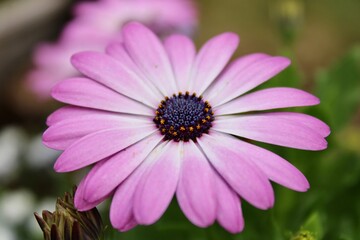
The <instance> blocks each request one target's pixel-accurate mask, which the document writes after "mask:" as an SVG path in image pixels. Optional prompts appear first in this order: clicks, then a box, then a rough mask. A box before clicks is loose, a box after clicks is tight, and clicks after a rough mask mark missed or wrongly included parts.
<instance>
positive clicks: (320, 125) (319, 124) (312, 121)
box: [265, 112, 330, 137]
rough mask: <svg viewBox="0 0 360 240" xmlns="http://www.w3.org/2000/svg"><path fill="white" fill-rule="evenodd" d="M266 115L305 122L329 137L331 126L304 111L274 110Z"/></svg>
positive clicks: (304, 123)
mask: <svg viewBox="0 0 360 240" xmlns="http://www.w3.org/2000/svg"><path fill="white" fill-rule="evenodd" d="M265 115H269V116H274V117H280V118H284V119H288V120H291V121H294V122H296V123H298V124H303V125H305V126H306V127H308V128H311V129H312V130H313V131H315V132H317V133H318V134H320V135H321V136H323V137H327V136H329V134H330V127H329V126H328V125H327V124H326V123H324V122H323V121H321V120H319V119H317V118H315V117H313V116H310V115H307V114H304V113H297V112H272V113H265Z"/></svg>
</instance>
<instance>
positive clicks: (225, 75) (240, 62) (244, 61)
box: [203, 53, 270, 103]
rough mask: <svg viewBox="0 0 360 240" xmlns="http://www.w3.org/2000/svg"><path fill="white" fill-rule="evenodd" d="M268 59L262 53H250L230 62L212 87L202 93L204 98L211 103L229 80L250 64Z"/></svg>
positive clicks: (267, 56)
mask: <svg viewBox="0 0 360 240" xmlns="http://www.w3.org/2000/svg"><path fill="white" fill-rule="evenodd" d="M266 58H270V56H269V55H267V54H264V53H252V54H248V55H245V56H242V57H240V58H238V59H236V60H235V61H233V62H231V63H230V64H229V65H228V66H227V67H226V68H225V69H224V70H223V72H222V73H221V74H220V76H219V77H218V78H217V79H216V80H215V81H214V82H213V84H212V85H210V87H209V88H208V89H207V90H206V91H205V92H204V94H203V95H204V98H205V99H207V100H208V101H210V102H211V103H214V102H213V99H214V98H215V97H216V96H217V95H218V94H222V93H221V91H219V89H222V88H223V87H224V86H225V85H226V84H227V83H226V82H227V81H229V79H234V78H236V77H237V76H239V74H241V72H242V71H244V69H246V68H247V67H248V66H250V65H251V64H253V63H255V62H257V61H260V60H262V59H266Z"/></svg>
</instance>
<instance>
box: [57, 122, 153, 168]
mask: <svg viewBox="0 0 360 240" xmlns="http://www.w3.org/2000/svg"><path fill="white" fill-rule="evenodd" d="M156 130H157V129H155V127H154V126H146V127H140V128H138V127H133V128H129V127H124V128H112V129H106V130H102V131H98V132H95V133H92V134H89V135H87V136H85V137H83V138H81V139H80V140H78V141H77V142H75V143H73V144H72V145H71V146H69V147H68V148H67V149H66V150H65V151H64V152H63V153H62V154H61V155H60V157H59V158H58V159H57V161H56V163H55V166H54V168H55V171H57V172H69V171H73V170H77V169H80V168H82V167H85V166H88V165H90V164H93V163H95V162H98V161H100V160H102V159H104V158H106V157H108V156H110V155H112V154H114V153H117V152H119V151H121V150H122V149H124V148H126V147H128V146H130V145H131V144H134V143H136V142H137V141H139V140H141V139H143V138H145V137H146V136H148V135H150V134H151V133H153V132H155V131H156Z"/></svg>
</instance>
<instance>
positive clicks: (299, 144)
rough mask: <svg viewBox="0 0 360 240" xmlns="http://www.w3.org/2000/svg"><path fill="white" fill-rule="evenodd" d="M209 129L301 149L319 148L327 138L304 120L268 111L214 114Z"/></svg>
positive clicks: (322, 147)
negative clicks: (228, 114)
mask: <svg viewBox="0 0 360 240" xmlns="http://www.w3.org/2000/svg"><path fill="white" fill-rule="evenodd" d="M213 129H214V130H217V131H220V132H224V133H229V134H234V135H237V136H240V137H244V138H249V139H253V140H256V141H261V142H266V143H270V144H275V145H280V146H284V147H291V148H298V149H304V150H314V151H315V150H323V149H325V148H326V147H327V142H326V140H325V139H324V138H323V136H321V135H320V134H319V133H318V132H317V131H315V130H314V129H312V128H310V127H308V126H306V124H304V123H300V122H297V121H294V120H292V119H286V118H284V117H280V116H276V115H270V114H251V115H250V114H249V115H242V116H231V117H230V116H229V117H217V118H216V119H215V121H214V124H213Z"/></svg>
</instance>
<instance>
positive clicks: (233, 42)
mask: <svg viewBox="0 0 360 240" xmlns="http://www.w3.org/2000/svg"><path fill="white" fill-rule="evenodd" d="M122 33H123V35H122V36H123V44H121V43H112V44H110V45H109V46H108V47H107V49H106V53H102V52H93V51H86V52H81V53H77V54H75V55H74V56H73V57H72V64H73V65H74V66H75V67H76V68H77V69H78V70H79V71H80V72H81V73H82V74H84V75H85V76H86V77H78V78H70V79H67V80H64V81H62V82H60V83H59V84H57V85H56V86H55V87H54V88H53V91H52V96H53V97H54V98H55V99H57V100H59V101H61V102H64V103H67V104H71V105H72V106H67V107H63V108H61V109H59V110H57V111H56V112H55V113H53V114H52V115H50V116H49V118H48V121H47V124H48V125H49V128H48V129H47V131H46V132H45V133H44V135H43V142H44V144H45V145H47V146H48V147H51V148H54V149H58V150H64V152H63V153H62V155H61V156H60V157H59V158H58V160H57V161H56V164H55V170H56V171H58V172H69V171H74V170H78V169H81V168H84V167H86V166H89V165H92V164H95V165H94V167H93V168H92V170H91V171H90V172H89V174H88V175H87V176H86V177H85V178H84V179H83V180H82V182H81V183H80V185H79V187H78V189H77V192H76V196H75V204H76V207H77V208H78V209H79V210H87V209H90V208H92V207H94V206H96V205H98V204H99V203H100V202H102V201H103V200H105V199H106V198H108V197H109V196H111V195H113V200H112V204H111V209H110V219H111V223H112V225H113V227H114V228H116V229H118V230H120V231H127V230H129V229H131V228H133V227H135V226H136V225H138V224H142V225H149V224H152V223H155V222H156V221H157V220H158V219H159V218H160V217H161V216H162V214H163V213H164V212H165V210H166V208H167V207H168V205H169V203H170V201H171V200H172V198H173V196H174V194H176V197H177V200H178V202H179V205H180V207H181V209H182V211H183V212H184V214H185V215H186V217H187V218H188V219H189V220H190V221H191V222H192V223H194V224H195V225H197V226H199V227H206V226H209V225H211V224H213V223H214V221H215V220H217V221H218V222H219V223H220V224H221V225H222V226H223V227H224V228H225V229H227V230H228V231H230V232H232V233H236V232H240V231H242V229H243V227H244V220H243V215H242V210H241V202H240V198H242V199H245V200H246V201H248V202H249V203H250V204H252V205H253V206H255V207H257V208H259V209H268V208H271V207H272V206H273V204H274V192H273V188H272V186H271V183H270V180H271V181H274V182H276V183H278V184H281V185H283V186H285V187H287V188H290V189H293V190H295V191H306V190H307V189H308V188H309V183H308V181H307V180H306V178H305V176H304V175H303V174H302V173H301V172H300V171H299V170H297V169H296V168H295V167H294V166H292V165H291V164H290V163H289V162H287V161H286V160H285V159H283V158H281V157H280V156H278V155H276V154H274V153H272V152H270V151H268V150H266V149H263V148H260V147H257V146H255V145H253V144H250V143H248V142H247V141H244V140H242V139H239V138H236V137H234V136H238V137H241V138H245V139H251V140H255V141H260V142H265V143H270V144H275V145H279V146H285V147H290V148H297V149H303V150H313V151H315V150H323V149H325V148H326V147H327V142H326V140H325V137H326V136H328V135H329V133H330V129H329V127H328V126H327V125H326V124H325V123H324V122H322V121H320V120H319V119H317V118H314V117H312V116H309V115H306V114H301V113H294V112H273V113H268V112H267V113H259V112H258V111H262V110H271V109H278V108H288V107H296V106H311V105H316V104H319V99H318V98H316V97H315V96H313V95H311V94H309V93H306V92H304V91H301V90H297V89H293V88H269V89H265V90H259V91H255V92H251V93H248V94H245V93H247V92H248V91H250V90H252V89H254V88H255V87H257V86H258V85H260V84H262V83H264V82H265V81H267V80H269V79H270V78H272V77H274V76H275V75H277V74H278V73H279V72H281V71H282V70H283V69H284V68H286V67H287V66H288V65H289V64H290V60H289V59H287V58H285V57H279V56H274V57H273V56H269V55H267V54H261V53H256V54H250V55H246V56H243V57H241V58H239V59H237V60H235V61H234V62H232V63H231V64H229V65H228V61H229V59H230V58H231V56H232V55H233V53H234V51H235V50H236V48H237V46H238V43H239V38H238V36H237V35H236V34H234V33H223V34H221V35H218V36H215V37H214V38H212V39H210V40H209V41H208V42H207V43H205V44H204V46H203V47H202V48H201V49H200V50H199V52H196V50H195V46H194V44H193V42H192V41H191V40H190V39H189V38H187V37H186V36H183V35H171V36H170V37H168V38H166V39H165V41H164V43H162V42H161V41H160V40H159V38H158V37H157V36H156V35H155V34H154V33H153V32H151V30H149V29H148V28H146V27H145V26H143V25H141V24H139V23H128V24H127V25H126V26H124V28H123V32H122ZM193 93H196V94H197V95H195V94H193ZM200 96H202V97H200Z"/></svg>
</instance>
